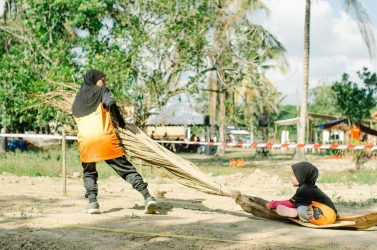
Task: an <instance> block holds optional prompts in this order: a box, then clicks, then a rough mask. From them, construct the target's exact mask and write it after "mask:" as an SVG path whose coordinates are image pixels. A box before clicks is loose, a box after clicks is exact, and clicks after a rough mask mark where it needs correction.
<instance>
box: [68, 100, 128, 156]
mask: <svg viewBox="0 0 377 250" xmlns="http://www.w3.org/2000/svg"><path fill="white" fill-rule="evenodd" d="M74 119H75V121H76V124H77V127H78V134H77V142H78V147H79V151H80V160H81V162H98V161H104V160H110V159H114V158H118V157H120V156H122V155H124V152H123V149H122V147H121V146H120V144H119V140H118V138H117V136H116V134H115V129H114V126H113V124H112V123H111V119H110V112H109V111H107V110H106V109H105V108H104V107H103V105H102V103H100V104H99V105H98V108H97V109H96V111H94V112H93V113H91V114H89V115H87V116H84V117H79V118H77V117H74Z"/></svg>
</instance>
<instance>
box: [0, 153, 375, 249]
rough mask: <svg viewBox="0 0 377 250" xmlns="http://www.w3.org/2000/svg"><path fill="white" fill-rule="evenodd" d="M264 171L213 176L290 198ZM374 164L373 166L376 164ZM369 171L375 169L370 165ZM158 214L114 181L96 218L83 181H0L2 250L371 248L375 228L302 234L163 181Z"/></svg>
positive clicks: (340, 190) (337, 190) (329, 187)
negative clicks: (90, 210)
mask: <svg viewBox="0 0 377 250" xmlns="http://www.w3.org/2000/svg"><path fill="white" fill-rule="evenodd" d="M290 163H291V162H289V161H285V162H279V164H278V165H277V166H276V171H275V172H276V174H274V173H273V172H272V173H271V172H267V171H263V168H259V169H257V170H253V171H251V172H250V173H249V174H248V173H246V174H244V173H242V174H232V175H228V176H217V177H213V178H214V179H215V180H216V181H218V182H220V183H222V184H224V185H226V186H227V187H229V188H233V189H237V190H240V191H241V192H243V193H245V194H249V195H254V196H259V197H262V198H265V199H276V198H289V197H290V196H291V195H292V194H293V192H294V188H293V187H291V186H290V184H289V183H288V182H287V181H285V179H284V178H281V177H280V176H279V175H278V173H279V169H283V168H284V167H286V166H287V164H290ZM334 164H335V165H336V167H337V168H339V169H345V168H351V167H352V166H351V165H350V164H349V161H347V160H344V161H342V160H338V161H331V160H328V161H323V160H321V161H319V162H317V165H318V166H319V169H320V171H326V169H330V168H331V169H332V168H333V166H334ZM373 164H375V162H374V163H373ZM373 164H372V165H373ZM148 182H149V187H150V189H151V190H152V192H156V191H166V192H167V193H166V195H165V198H160V199H158V214H156V215H146V214H144V210H143V209H144V207H143V205H144V204H143V200H142V197H141V195H139V194H138V193H137V192H136V191H134V190H133V189H132V188H131V187H130V185H129V184H127V183H125V182H124V181H123V180H122V179H120V178H119V177H111V178H109V179H106V180H99V193H100V194H99V202H100V205H101V208H100V209H101V212H102V213H101V214H98V215H88V214H85V213H83V209H84V208H85V206H86V202H87V201H86V200H85V199H84V197H83V195H84V188H83V183H82V179H81V177H77V178H70V179H68V190H67V191H68V194H67V196H66V197H64V196H62V180H61V178H51V177H16V176H12V175H9V174H6V173H3V174H2V175H0V186H1V188H0V249H322V248H324V249H376V244H375V241H376V238H377V232H376V231H377V227H374V228H371V229H369V230H366V231H346V230H324V229H321V230H320V229H310V228H303V227H300V226H297V225H294V224H290V223H285V222H276V221H270V220H265V219H260V218H257V217H254V216H252V215H251V214H247V213H245V212H243V211H242V209H241V208H240V207H239V206H238V205H237V204H235V203H234V201H233V200H232V199H230V198H226V197H218V196H213V195H207V194H204V193H201V192H198V191H195V190H192V189H189V188H186V187H184V186H182V185H180V184H177V183H174V182H171V181H169V180H165V179H159V178H154V179H150V180H148ZM319 186H320V188H322V189H323V190H326V192H327V193H328V195H329V196H330V197H332V198H334V197H339V198H341V199H343V200H355V201H365V200H367V199H369V198H376V197H377V185H372V186H368V185H352V186H350V185H345V184H340V183H339V184H326V185H323V184H321V183H319ZM338 210H340V213H364V212H369V211H376V210H377V206H376V205H372V206H369V207H363V208H357V209H355V208H351V207H338Z"/></svg>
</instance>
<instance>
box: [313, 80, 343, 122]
mask: <svg viewBox="0 0 377 250" xmlns="http://www.w3.org/2000/svg"><path fill="white" fill-rule="evenodd" d="M332 86H333V83H327V82H322V83H320V84H319V85H318V86H316V87H314V88H311V89H309V106H308V109H309V112H313V113H317V114H326V115H334V116H340V115H341V112H340V110H339V108H338V106H337V104H336V98H335V97H336V96H335V93H334V91H333V90H332Z"/></svg>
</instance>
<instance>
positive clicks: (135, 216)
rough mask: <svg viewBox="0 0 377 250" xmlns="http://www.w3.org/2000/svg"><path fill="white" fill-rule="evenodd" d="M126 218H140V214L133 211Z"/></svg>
mask: <svg viewBox="0 0 377 250" xmlns="http://www.w3.org/2000/svg"><path fill="white" fill-rule="evenodd" d="M126 218H128V219H133V220H135V219H140V216H139V215H136V214H134V213H132V214H131V215H126Z"/></svg>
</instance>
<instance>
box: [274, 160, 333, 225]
mask: <svg viewBox="0 0 377 250" xmlns="http://www.w3.org/2000/svg"><path fill="white" fill-rule="evenodd" d="M292 171H293V175H292V176H291V182H292V184H293V186H296V187H298V189H297V191H296V194H295V195H294V196H293V197H292V198H291V199H290V200H283V201H270V202H269V203H267V207H268V208H269V209H276V212H277V214H279V215H281V216H285V217H290V218H295V217H297V216H298V218H299V219H300V220H301V221H303V222H310V223H312V224H315V225H328V224H333V223H334V222H335V221H336V216H337V211H336V209H335V206H334V204H333V202H332V201H331V199H330V198H329V197H328V196H327V195H326V194H325V193H323V192H322V191H321V190H320V189H319V188H318V187H317V186H316V185H315V182H316V180H317V178H318V169H317V168H316V167H315V166H314V165H313V164H311V163H309V162H299V163H296V164H294V165H292Z"/></svg>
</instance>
